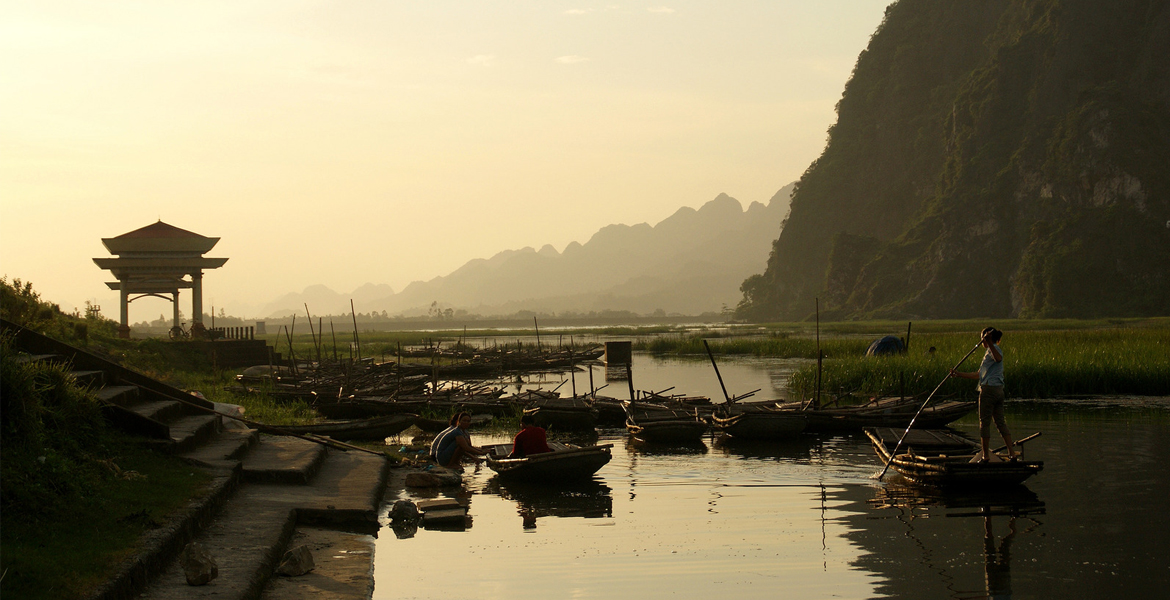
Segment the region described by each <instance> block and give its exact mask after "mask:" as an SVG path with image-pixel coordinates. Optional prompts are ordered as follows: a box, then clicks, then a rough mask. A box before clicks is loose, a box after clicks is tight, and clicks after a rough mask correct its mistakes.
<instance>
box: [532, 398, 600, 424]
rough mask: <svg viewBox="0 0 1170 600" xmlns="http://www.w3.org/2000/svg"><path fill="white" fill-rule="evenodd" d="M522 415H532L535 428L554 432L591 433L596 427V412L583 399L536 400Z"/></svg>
mask: <svg viewBox="0 0 1170 600" xmlns="http://www.w3.org/2000/svg"><path fill="white" fill-rule="evenodd" d="M524 414H526V415H532V417H533V418H534V419H536V425H537V427H543V428H545V429H553V430H556V431H593V430H594V429H595V428H596V427H597V410H596V409H595V408H593V407H592V406H590V405H589V403H588V402H586V401H585V399H584V397H576V398H544V399H540V400H536V401H534V402H532V404H530V405H529V406H528V408H526V409H524Z"/></svg>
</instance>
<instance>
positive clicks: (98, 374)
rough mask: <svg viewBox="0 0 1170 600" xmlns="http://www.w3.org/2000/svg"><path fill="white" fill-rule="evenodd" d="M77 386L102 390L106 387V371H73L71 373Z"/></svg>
mask: <svg viewBox="0 0 1170 600" xmlns="http://www.w3.org/2000/svg"><path fill="white" fill-rule="evenodd" d="M70 375H73V379H74V380H75V381H76V382H77V385H78V386H80V387H83V388H88V389H95V390H96V389H100V388H102V387H105V385H106V372H105V371H73V372H72V373H70Z"/></svg>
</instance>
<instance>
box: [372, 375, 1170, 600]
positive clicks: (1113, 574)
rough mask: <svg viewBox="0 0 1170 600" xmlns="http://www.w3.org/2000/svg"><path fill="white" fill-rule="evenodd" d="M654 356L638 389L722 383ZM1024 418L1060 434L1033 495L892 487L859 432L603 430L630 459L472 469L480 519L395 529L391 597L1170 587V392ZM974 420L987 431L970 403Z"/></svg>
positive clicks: (1114, 592) (382, 540) (387, 583)
mask: <svg viewBox="0 0 1170 600" xmlns="http://www.w3.org/2000/svg"><path fill="white" fill-rule="evenodd" d="M635 360H636V363H635V372H634V376H635V382H636V384H637V387H638V389H663V388H666V387H670V386H671V385H675V386H677V389H676V390H675V391H678V392H686V393H691V394H705V395H712V396H714V397H718V396H720V395H721V392H720V391H719V387H718V386H719V384H718V381H715V378H714V375H713V372H712V371H711V368H710V364H709V363H706V362H705V361H679V360H665V361H663V360H656V359H651V358H649V357H645V356H638V357H636V359H635ZM793 364H794V363H792V362H791V361H768V360H749V361H736V362H735V363H734V364H732V363H728V364H727V365H726V367H725V366H724V364H723V363H722V362H721V364H720V367H721V369H722V371H723V375H724V379H725V380H726V381H727V384H728V387H729V391H730V392H731V393H743V392H746V391H750V390H753V389H756V388H764V390H765V391H764V392H761V393H760V394H759V395H758V397H767V396H766V394H767V393H768V392H769V391H771V392H773V395H775V394H777V393H779V391H780V390H778V389H777V387H776V386H777V385H778V386H780V387H781V388H782V386H783V377H784V375H782V374H783V373H785V372H786V370H787V371H790V370H791V368H792V365H793ZM578 377H580V375H579V376H578ZM595 377H598V378H600V377H599V375H598V374H596V373H595ZM704 379H707V380H710V381H707V382H706V383H704V382H703V381H704ZM577 384H578V389H579V390H581V389H588V381H587V379H586V381H585V383H584V385H582V383H581V380H580V379H578V382H577ZM598 384H600V381H599V382H598ZM712 384H713V385H712ZM615 385H616V384H615ZM620 385H622V386H624V385H625V384H624V382H623V383H621V384H620ZM712 388H713V389H712ZM562 389H565V388H562ZM612 395H618V394H616V393H614V394H612ZM1008 420H1009V424H1010V426H1011V427H1012V428H1013V432H1014V433H1015V434H1016V435H1017V437H1023V436H1024V435H1027V434H1030V433H1033V432H1036V431H1040V432H1043V435H1042V436H1041V437H1040V438H1039V439H1037V440H1035V441H1033V442H1031V443H1029V444H1028V446H1027V449H1026V455H1027V456H1028V457H1029V458H1030V459H1033V460H1043V461H1045V470H1044V471H1043V472H1042V473H1040V474H1039V475H1037V476H1036V477H1034V478H1032V479H1031V480H1029V482H1028V484H1027V486H1026V489H1022V490H1020V491H1019V492H1018V493H1014V494H995V495H992V496H987V497H970V496H966V497H964V496H955V495H950V496H946V497H930V496H926V495H923V494H921V493H920V492H916V491H915V490H914V489H913V488H908V487H905V486H902V485H899V483H898V480H897V478H896V477H891V476H890V475H887V477H886V481H885V482H878V481H876V480H875V479H874V478H873V477H874V476H875V475H876V473H877V472H878V471H879V470H880V467H881V465H880V463H879V462H878V461H877V459H876V458H875V457H874V455H873V452H872V451H871V450H870V448H869V444H868V440H865V438H863V437H862V436H860V435H857V436H846V437H831V436H817V435H805V436H802V437H801V438H800V439H799V440H796V441H793V442H789V443H782V444H781V443H771V444H742V443H740V444H736V443H730V442H726V443H724V442H720V441H718V440H714V439H711V438H708V439H706V440H705V441H704V443H703V444H702V445H700V446H695V447H693V448H661V447H647V446H644V445H641V444H639V443H638V442H635V441H632V440H629V439H628V438H627V437H626V436H625V435H624V434H623V432H618V431H612V432H609V433H605V432H603V433H602V434H601V435H600V436H599V438H598V439H597V440H596V441H597V442H599V443H613V444H614V449H613V450H614V454H613V460H612V461H611V462H610V463H609V464H608V465H606V466H605V467H604V468H602V469H601V471H599V472H598V474H597V476H596V477H595V479H594V481H593V482H591V483H588V484H583V485H579V486H575V487H572V488H569V489H563V488H560V489H543V488H539V487H536V488H534V487H526V486H515V485H507V484H501V483H500V482H499V481H498V480H497V479H496V478H495V477H494V473H492V472H491V471H490V470H489V469H487V468H486V467H482V468H479V469H474V468H468V471H467V474H466V477H465V482H466V485H465V488H466V490H465V492H464V493H463V494H462V495H463V497H465V498H468V499H469V500H470V515H471V518H472V521H471V526H470V527H469V528H467V529H466V530H463V531H434V530H423V529H420V530H418V531H417V533H416V534H415V535H414V536H413V537H409V538H405V539H399V538H398V537H396V536H395V534H394V532H393V531H391V530H390V528H389V527H386V528H383V530H382V533H381V534H380V535H379V537H378V541H377V554H376V565H375V573H374V576H375V586H376V587H375V593H374V597H375V598H383V599H390V598H395V599H402V598H451V597H458V598H467V599H478V598H484V599H488V598H508V599H512V598H518V597H530V598H538V597H539V598H554V599H555V598H638V599H644V598H668V597H679V598H695V597H704V598H711V597H718V596H719V595H724V596H725V597H732V598H775V597H784V598H834V597H835V598H874V597H897V598H986V597H1013V598H1111V597H1118V598H1161V597H1166V596H1167V594H1170V591H1168V585H1170V516H1168V511H1170V473H1168V472H1167V468H1166V465H1167V464H1170V399H1145V400H1125V401H1121V400H1110V401H1101V402H1094V403H1078V404H1076V405H1073V404H1067V403H1056V402H1039V401H1014V402H1009V406H1008ZM955 427H956V428H957V429H960V430H963V431H965V432H967V433H974V432H975V422H974V420H973V419H971V418H970V417H968V418H966V419H964V420H962V421H959V422H958V423H956V425H955ZM474 441H475V442H476V443H489V442H495V441H508V440H506V439H505V438H502V437H491V436H475V437H474ZM577 441H578V442H581V443H590V442H593V441H594V440H590V439H584V440H577ZM402 497H406V498H412V499H417V498H418V497H417V496H415V495H413V494H412V493H410V492H407V493H405V494H404V495H403V496H402ZM396 499H397V498H389V499H388V500H389V502H393V500H396Z"/></svg>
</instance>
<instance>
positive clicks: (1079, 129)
mask: <svg viewBox="0 0 1170 600" xmlns="http://www.w3.org/2000/svg"><path fill="white" fill-rule="evenodd" d="M837 113H838V120H837V123H836V124H835V125H834V126H833V127H831V128H830V131H829V143H828V145H827V146H826V148H825V150H824V153H823V154H822V155H821V157H820V158H818V159H817V160H816V161H815V162H814V163H813V164H812V165H811V166H810V167H809V169H808V170H807V171H806V172H805V174H804V175H803V177H802V178H801V179H800V181H799V182H798V183H797V187H796V191H795V192H794V194H793V197H792V208H791V213H790V216H789V218H788V220H787V222H786V224H785V226H784V229H783V231H782V233H781V234H780V236H779V238H778V239H776V240H775V242H774V244H773V246H772V251H771V255H770V257H769V259H768V265H767V269H766V270H765V271H764V272H763V273H762V274H759V275H754V276H752V277H750V278H748V279H747V280H746V281H744V283H743V292H744V294H743V297H742V300H741V302H740V304H739V306H738V309H737V313H738V314H739V315H740V316H742V317H744V318H749V319H799V318H804V317H806V316H807V315H809V314H810V313H811V312H812V311H813V308H814V298H818V297H819V298H821V299H822V311H824V310H825V306H826V305H828V308H829V314H830V316H837V317H848V316H861V317H906V316H920V317H1015V316H1020V317H1028V316H1039V317H1062V316H1068V317H1097V316H1130V315H1134V316H1136V315H1151V314H1162V315H1164V314H1170V2H1166V1H1165V0H1162V1H1156V0H1115V1H1111V2H1099V1H1095V0H957V1H953V2H935V1H933V0H900V1H898V2H895V3H894V4H892V5H890V7H889V8H887V10H886V15H885V18H884V20H883V22H882V24H881V26H880V27H879V28H878V30H877V31H876V32H875V33H874V35H873V37H872V38H871V40H870V44H869V46H868V48H867V49H866V50H865V51H863V52H862V54H861V55H860V57H859V58H858V60H857V64H856V66H855V68H854V71H853V75H852V76H851V78H850V80H849V82H848V84H847V85H846V87H845V90H844V93H843V95H842V98H841V101H840V102H839V104H838V106H837Z"/></svg>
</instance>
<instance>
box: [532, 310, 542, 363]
mask: <svg viewBox="0 0 1170 600" xmlns="http://www.w3.org/2000/svg"><path fill="white" fill-rule="evenodd" d="M532 327H533V328H535V329H536V352H537V353H538V354H539V353H540V325H538V324H537V323H536V315H532Z"/></svg>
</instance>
